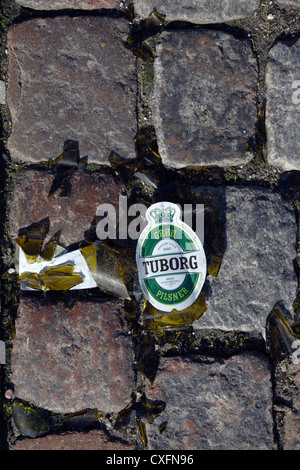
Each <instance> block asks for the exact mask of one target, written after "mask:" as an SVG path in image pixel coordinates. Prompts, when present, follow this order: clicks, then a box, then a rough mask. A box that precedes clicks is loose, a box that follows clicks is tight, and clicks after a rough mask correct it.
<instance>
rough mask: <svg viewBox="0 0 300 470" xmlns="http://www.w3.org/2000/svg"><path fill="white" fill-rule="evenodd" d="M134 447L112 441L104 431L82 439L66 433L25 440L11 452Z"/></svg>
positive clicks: (76, 435) (130, 448) (12, 447)
mask: <svg viewBox="0 0 300 470" xmlns="http://www.w3.org/2000/svg"><path fill="white" fill-rule="evenodd" d="M133 449H134V447H133V446H132V445H126V444H125V443H123V442H118V441H115V440H110V439H109V438H108V437H107V436H106V434H105V433H104V432H103V431H100V430H92V431H88V432H86V433H85V435H84V439H83V438H82V433H76V432H74V433H71V432H66V433H62V434H56V435H55V434H54V435H48V436H45V437H38V438H36V439H24V440H21V441H18V442H17V443H16V444H14V445H12V446H11V448H10V450H114V451H122V450H133Z"/></svg>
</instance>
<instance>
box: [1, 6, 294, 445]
mask: <svg viewBox="0 0 300 470" xmlns="http://www.w3.org/2000/svg"><path fill="white" fill-rule="evenodd" d="M123 3H124V4H123V7H122V9H120V10H99V11H97V10H95V11H92V12H91V11H89V12H87V11H84V10H60V11H51V12H49V11H47V12H46V11H38V10H36V11H32V10H30V9H21V8H20V7H17V6H16V5H15V3H14V2H13V1H4V0H1V1H0V13H1V16H0V22H1V26H4V29H3V31H4V32H3V33H2V35H1V49H0V51H1V61H0V71H1V76H2V77H1V78H3V77H4V78H5V79H6V77H7V57H6V52H5V43H6V32H7V29H8V28H9V26H10V25H11V24H12V22H13V21H14V20H15V21H18V22H20V21H26V20H28V19H30V18H33V17H36V18H46V17H56V16H66V15H68V16H75V15H84V16H87V15H93V16H97V15H103V16H111V17H124V16H125V18H126V19H127V20H128V21H129V22H130V24H131V31H132V32H131V40H130V41H129V44H128V46H129V48H130V49H131V51H132V53H133V54H134V55H135V56H136V70H137V78H138V96H137V118H138V126H139V132H140V133H141V135H146V136H147V131H149V130H150V131H151V132H153V123H152V119H151V92H152V84H153V59H154V56H155V48H156V40H157V38H158V37H159V35H160V34H161V33H162V31H176V30H182V29H194V28H198V27H199V25H193V24H187V23H184V22H179V21H176V22H172V23H169V24H166V23H165V22H164V19H163V18H161V17H160V15H158V16H155V17H153V18H151V20H149V21H147V20H141V19H140V18H136V17H134V16H133V9H132V6H130V3H129V2H123ZM270 15H273V16H275V17H276V18H278V21H277V22H272V21H271V20H269V19H268V17H269V18H270ZM295 17H296V15H295V11H294V10H289V9H287V8H284V7H279V6H278V5H277V4H275V2H273V3H272V2H270V1H266V2H261V6H260V8H259V9H258V12H257V16H256V17H254V16H253V17H251V18H250V19H245V20H236V21H232V22H228V23H223V24H218V25H205V26H203V25H201V28H203V27H204V28H207V29H213V30H221V31H227V32H230V33H231V34H233V35H234V36H236V37H238V38H247V39H248V40H249V41H251V44H252V48H253V51H254V53H255V55H256V57H257V59H258V89H257V122H256V144H255V148H254V149H253V151H254V159H253V160H252V161H251V162H250V163H249V164H246V165H241V166H239V167H230V168H227V169H221V168H204V169H194V168H191V169H187V170H179V171H178V170H172V169H166V168H164V167H162V166H161V165H160V167H159V173H160V174H161V175H160V177H161V179H162V180H164V181H166V182H172V180H173V179H175V180H176V179H177V180H179V181H181V182H182V183H183V186H184V184H186V185H195V184H197V185H212V186H214V185H215V186H218V185H221V184H224V185H233V186H234V185H236V186H239V185H246V186H258V187H263V188H272V189H273V190H275V191H278V192H279V194H280V195H281V196H282V199H283V201H284V200H287V199H290V200H293V199H296V198H297V197H299V196H300V195H299V189H298V187H297V186H296V185H295V183H294V180H293V176H294V174H295V173H293V172H292V173H291V174H290V175H283V174H281V172H280V170H278V169H276V168H272V167H270V166H268V164H267V163H266V154H265V152H266V129H265V73H266V63H267V59H268V53H269V50H270V48H271V47H272V45H273V44H274V42H275V40H277V39H278V38H279V37H280V38H282V37H289V36H294V35H296V36H297V37H298V36H299V34H300V12H298V13H297V19H295ZM0 30H2V29H1V28H0ZM145 132H146V133H145ZM154 132H155V129H154ZM9 133H10V117H9V109H8V107H7V106H6V105H3V106H2V107H1V135H0V145H1V161H0V184H1V200H2V203H1V205H0V211H1V213H0V217H1V225H0V231H1V232H0V234H1V245H0V250H1V324H0V340H4V341H5V342H6V348H7V364H6V366H5V367H3V366H0V373H1V376H0V380H1V383H0V390H1V397H0V404H1V410H2V417H0V423H1V424H0V448H1V447H2V448H3V449H6V448H8V442H9V441H10V439H12V435H13V434H14V432H15V429H13V424H12V422H11V404H10V400H8V399H6V398H5V396H4V391H5V390H7V389H9V388H10V383H9V375H10V349H11V347H12V338H13V335H14V319H15V314H16V309H17V304H18V299H17V298H16V295H15V292H17V290H16V279H15V276H14V273H12V272H11V274H7V272H9V269H10V268H11V260H12V259H13V245H12V242H11V240H10V237H9V233H8V225H7V224H8V211H9V201H10V198H11V196H12V191H13V184H14V179H15V177H16V175H17V174H18V172H19V171H20V169H21V168H25V167H27V168H30V169H34V168H41V165H34V164H26V165H24V164H22V165H18V164H14V163H12V162H11V161H10V156H9V153H8V152H7V150H6V140H7V138H8V135H9ZM154 137H155V134H154ZM142 150H143V149H141V148H138V149H137V151H138V154H137V159H138V160H141V161H143V158H144V155H143V154H142ZM89 169H90V170H92V169H93V170H97V171H99V170H100V172H104V173H106V172H108V173H111V174H113V173H114V171H113V170H112V169H111V168H110V167H107V166H106V165H91V166H90V167H89ZM148 175H149V178H153V175H150V173H148ZM155 176H156V174H155V172H154V177H155ZM297 178H298V174H297ZM154 181H155V179H154ZM155 193H156V191H155V190H153V188H152V189H149V187H148V188H146V189H145V187H141V186H140V185H136V186H135V187H132V188H130V195H131V198H132V200H135V199H136V200H140V199H142V200H147V201H149V200H151V198H152V197H153V195H155ZM157 193H159V189H158V191H157ZM295 214H296V217H297V222H298V225H299V207H298V205H297V204H295ZM298 233H299V231H298ZM297 249H298V250H299V240H298V243H297ZM295 268H296V269H297V274H298V276H299V266H298V264H297V262H296V263H295ZM134 328H138V329H139V328H140V326H139V325H136V323H135V321H134V322H133V326H132V329H133V330H134ZM148 339H149V338H148ZM134 341H135V346H136V350H137V354H138V355H137V358H136V359H137V371H136V372H137V389H136V390H135V391H134V397H133V403H132V404H131V406H129V407H128V408H127V409H124V410H123V411H122V413H120V414H119V415H113V414H111V415H106V416H102V417H101V419H100V420H99V415H97V413H99V414H100V413H101V410H81V411H79V412H78V413H74V414H73V415H72V416H63V415H55V414H53V413H52V412H51V410H40V411H41V414H40V416H39V418H41V419H43V420H44V421H43V422H44V424H45V426H46V428H47V432H50V433H60V432H62V431H65V430H69V429H72V430H76V431H84V430H86V427H88V428H89V429H97V428H100V429H102V430H103V431H104V432H105V433H106V434H107V435H108V436H109V439H111V440H117V441H120V442H125V443H126V442H127V443H128V442H130V443H132V442H133V441H134V431H133V426H132V415H133V414H135V415H136V416H137V418H138V419H140V418H144V417H145V416H148V418H149V415H150V416H151V415H152V414H155V412H157V409H156V407H158V408H159V406H160V405H161V404H157V403H154V404H153V403H151V402H149V401H147V400H146V398H145V395H144V393H143V391H144V382H143V376H146V377H147V376H148V377H150V378H153V377H155V373H156V367H153V363H154V365H155V366H156V364H157V361H156V357H157V353H156V348H155V341H153V342H152V339H150V341H149V343H147V344H146V343H143V342H142V341H141V337H140V336H139V335H138V334H137V335H136V336H135V337H134ZM159 347H160V354H161V357H165V358H168V357H178V356H180V357H186V356H190V355H192V354H197V355H201V354H208V355H211V356H214V357H222V358H224V357H229V356H232V355H234V354H236V353H238V352H241V351H256V352H260V353H262V354H266V347H265V341H264V339H263V338H262V336H261V333H260V332H257V333H255V332H253V333H246V332H240V331H232V332H223V331H219V330H207V331H206V330H203V331H194V332H191V331H187V332H186V333H169V334H165V335H163V337H162V338H160V341H159ZM145 352H146V355H148V357H147V358H146V359H145ZM149 358H150V359H151V360H150V361H149ZM149 363H150V365H149ZM271 366H272V381H273V393H274V406H273V414H274V416H273V417H274V442H275V444H276V446H277V448H279V449H280V448H282V447H283V443H284V436H282V424H281V423H282V415H283V414H284V409H285V408H288V407H289V402H288V401H287V400H285V399H284V397H282V388H280V383H284V387H286V381H287V378H286V377H285V376H284V374H282V373H279V372H278V371H277V368H276V364H272V362H271ZM284 387H283V388H284ZM20 406H21V407H24V408H26V407H27V408H26V409H29V410H31V411H32V412H33V413H34V411H35V409H34V407H32V408H31V405H30V404H26V403H23V404H22V402H20ZM161 406H162V405H161ZM78 417H80V418H82V417H84V419H83V420H82V421H80V420H79V419H78ZM138 422H140V423H141V421H138ZM73 423H75V424H73ZM47 426H48V427H47ZM124 429H125V431H126V432H124ZM128 429H131V436H130V432H129V433H128ZM138 431H139V432H140V436H139V439H140V441H141V444H140V447H141V448H143V447H144V446H145V442H143V441H144V440H145V438H144V437H143V432H144V430H143V426H142V424H140V429H139V430H138Z"/></svg>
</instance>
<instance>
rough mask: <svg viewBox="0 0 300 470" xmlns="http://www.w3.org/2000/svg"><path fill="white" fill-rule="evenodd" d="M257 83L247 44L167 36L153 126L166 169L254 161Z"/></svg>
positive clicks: (188, 33) (205, 36) (212, 34)
mask: <svg viewBox="0 0 300 470" xmlns="http://www.w3.org/2000/svg"><path fill="white" fill-rule="evenodd" d="M256 78H257V76H256V60H255V59H254V56H253V53H252V51H251V46H250V43H249V42H248V41H247V40H243V39H236V38H234V37H233V36H232V35H231V34H227V33H224V32H220V31H209V30H203V29H200V30H185V31H176V32H165V33H163V34H162V35H161V37H160V39H159V43H158V46H157V58H156V62H155V81H154V93H153V122H154V125H155V128H156V132H157V136H158V145H159V150H160V153H161V156H162V160H163V162H164V164H165V165H166V166H173V167H176V168H179V167H184V166H189V165H221V166H228V165H230V166H231V165H235V164H239V163H245V162H247V161H248V160H250V159H251V157H252V153H251V152H249V151H248V150H249V148H250V147H249V145H250V146H251V145H252V144H253V142H254V140H253V139H254V135H255V121H256V106H255V96H256Z"/></svg>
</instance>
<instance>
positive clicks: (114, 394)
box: [12, 293, 134, 413]
mask: <svg viewBox="0 0 300 470" xmlns="http://www.w3.org/2000/svg"><path fill="white" fill-rule="evenodd" d="M12 364H13V366H12V381H13V383H14V385H15V394H16V396H17V397H19V398H21V399H23V400H26V401H28V402H30V403H35V404H36V405H37V406H38V407H40V408H45V409H49V410H52V411H54V412H58V413H72V412H76V411H80V410H84V409H86V408H96V409H99V410H100V411H103V412H118V411H121V410H122V409H123V408H125V406H126V405H128V403H129V402H130V400H131V391H132V388H133V386H134V374H133V367H132V366H133V352H132V345H131V339H130V336H129V335H128V331H126V321H125V313H124V308H123V305H122V302H121V301H106V302H105V301H103V300H102V301H101V299H100V301H97V300H94V299H93V301H89V300H86V301H85V300H82V301H78V300H77V302H76V303H75V305H74V306H73V307H72V308H68V306H64V304H63V303H60V302H59V301H53V303H52V302H51V301H49V300H48V301H47V302H46V301H45V300H44V299H43V298H41V297H40V296H39V295H38V294H37V295H36V293H35V294H33V295H26V297H25V296H22V299H21V303H20V306H19V309H18V319H17V323H16V338H15V340H14V350H13V357H12Z"/></svg>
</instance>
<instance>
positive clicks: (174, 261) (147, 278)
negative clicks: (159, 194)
mask: <svg viewBox="0 0 300 470" xmlns="http://www.w3.org/2000/svg"><path fill="white" fill-rule="evenodd" d="M146 217H147V222H148V225H147V226H146V227H145V228H144V230H143V231H142V233H141V235H140V237H139V239H138V243H137V249H136V262H137V267H138V273H139V281H140V285H141V287H142V289H143V292H144V294H145V296H146V297H147V299H148V300H149V302H150V303H151V304H152V305H153V306H154V307H155V308H157V309H159V310H162V311H164V312H170V311H171V310H173V309H176V310H179V311H180V310H183V309H185V308H187V307H189V306H190V305H191V304H192V303H194V302H195V300H196V299H197V297H198V295H199V294H200V292H201V289H202V286H203V284H204V281H205V276H206V257H205V253H204V250H203V247H202V244H201V242H200V240H199V238H198V237H197V235H196V233H195V232H194V231H193V230H192V229H191V228H190V227H189V226H188V225H187V224H185V223H184V222H182V220H181V219H180V209H179V207H178V206H177V205H176V204H173V203H171V202H159V203H156V204H153V205H152V206H151V207H149V208H148V210H147V212H146Z"/></svg>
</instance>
